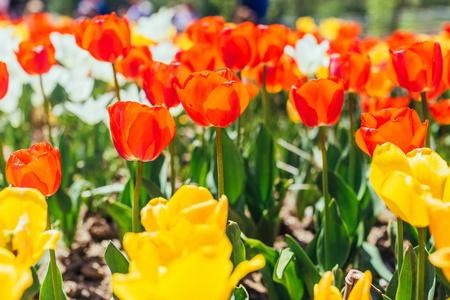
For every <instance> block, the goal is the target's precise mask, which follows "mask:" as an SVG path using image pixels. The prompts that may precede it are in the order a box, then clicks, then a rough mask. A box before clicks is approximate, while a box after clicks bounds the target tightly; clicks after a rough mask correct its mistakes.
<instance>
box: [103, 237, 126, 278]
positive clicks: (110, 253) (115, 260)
mask: <svg viewBox="0 0 450 300" xmlns="http://www.w3.org/2000/svg"><path fill="white" fill-rule="evenodd" d="M105 261H106V264H107V265H108V267H109V269H110V270H111V273H112V274H114V273H121V274H127V273H128V266H129V264H130V262H129V261H128V259H127V258H126V257H125V255H124V254H123V253H122V252H121V251H120V250H119V249H118V248H117V247H116V245H114V243H113V242H112V241H109V243H108V246H107V247H106V251H105Z"/></svg>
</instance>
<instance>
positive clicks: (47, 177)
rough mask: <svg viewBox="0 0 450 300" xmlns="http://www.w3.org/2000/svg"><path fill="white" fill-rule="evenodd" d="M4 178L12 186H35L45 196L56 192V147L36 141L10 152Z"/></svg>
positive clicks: (58, 170) (58, 180)
mask: <svg viewBox="0 0 450 300" xmlns="http://www.w3.org/2000/svg"><path fill="white" fill-rule="evenodd" d="M6 179H7V180H8V182H9V183H10V184H11V185H12V186H14V187H26V188H35V189H37V190H38V191H40V192H41V193H42V195H44V196H45V197H49V196H51V195H53V194H54V193H56V191H57V190H58V189H59V186H60V184H61V158H60V155H59V149H58V148H56V147H55V148H54V149H53V148H52V146H51V145H50V144H49V143H38V144H34V145H33V146H31V147H30V149H23V150H19V151H16V152H13V153H11V154H10V156H9V159H8V162H7V164H6Z"/></svg>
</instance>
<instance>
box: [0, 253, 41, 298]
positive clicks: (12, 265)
mask: <svg viewBox="0 0 450 300" xmlns="http://www.w3.org/2000/svg"><path fill="white" fill-rule="evenodd" d="M0 282H1V286H2V287H1V288H0V299H8V300H19V299H20V298H21V297H22V294H23V292H24V291H25V290H26V289H27V288H28V287H30V286H31V285H32V284H33V277H32V275H31V270H30V267H27V266H25V265H22V264H18V263H17V261H16V257H15V256H14V255H13V254H12V253H11V252H9V251H7V250H5V249H2V248H0Z"/></svg>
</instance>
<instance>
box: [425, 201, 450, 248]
mask: <svg viewBox="0 0 450 300" xmlns="http://www.w3.org/2000/svg"><path fill="white" fill-rule="evenodd" d="M427 206H428V215H429V218H430V232H431V234H432V235H433V238H434V244H435V246H436V248H437V249H441V248H444V247H450V235H449V234H448V230H449V228H450V203H443V202H441V201H440V200H436V199H428V200H427Z"/></svg>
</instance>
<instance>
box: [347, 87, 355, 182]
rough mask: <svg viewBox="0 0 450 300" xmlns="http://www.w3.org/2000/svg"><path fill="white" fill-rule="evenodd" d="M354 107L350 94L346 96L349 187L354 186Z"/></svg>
mask: <svg viewBox="0 0 450 300" xmlns="http://www.w3.org/2000/svg"><path fill="white" fill-rule="evenodd" d="M355 105H356V94H355V93H354V92H350V93H349V94H348V117H349V119H350V129H349V130H350V132H349V133H350V134H349V138H350V157H349V160H350V161H349V166H348V182H349V183H350V186H351V187H354V186H355V165H356V143H355V131H356V126H355Z"/></svg>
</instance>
